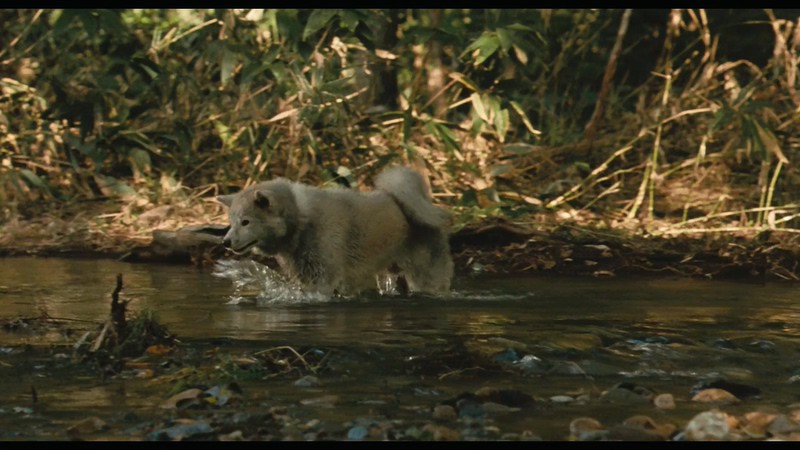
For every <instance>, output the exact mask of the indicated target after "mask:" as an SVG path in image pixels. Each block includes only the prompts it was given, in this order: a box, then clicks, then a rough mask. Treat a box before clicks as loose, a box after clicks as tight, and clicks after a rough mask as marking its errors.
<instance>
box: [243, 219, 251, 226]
mask: <svg viewBox="0 0 800 450" xmlns="http://www.w3.org/2000/svg"><path fill="white" fill-rule="evenodd" d="M249 223H250V221H249V220H247V219H244V220H243V221H242V226H243V227H246V226H247V225H248V224H249Z"/></svg>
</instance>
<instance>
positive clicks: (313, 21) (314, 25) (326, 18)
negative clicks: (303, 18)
mask: <svg viewBox="0 0 800 450" xmlns="http://www.w3.org/2000/svg"><path fill="white" fill-rule="evenodd" d="M338 13H339V10H338V9H315V10H314V11H312V12H311V15H310V16H309V17H308V22H306V27H305V29H303V40H304V41H306V40H308V38H309V37H311V35H313V34H314V33H316V32H317V31H319V30H321V29H322V28H323V27H324V26H325V25H327V24H328V22H330V20H331V19H332V18H333V17H334V16H336V14H338Z"/></svg>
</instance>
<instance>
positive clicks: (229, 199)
mask: <svg viewBox="0 0 800 450" xmlns="http://www.w3.org/2000/svg"><path fill="white" fill-rule="evenodd" d="M235 197H236V194H229V195H218V196H217V201H218V202H220V203H222V204H223V205H225V206H227V207H228V208H230V207H231V204H232V203H233V199H234V198H235Z"/></svg>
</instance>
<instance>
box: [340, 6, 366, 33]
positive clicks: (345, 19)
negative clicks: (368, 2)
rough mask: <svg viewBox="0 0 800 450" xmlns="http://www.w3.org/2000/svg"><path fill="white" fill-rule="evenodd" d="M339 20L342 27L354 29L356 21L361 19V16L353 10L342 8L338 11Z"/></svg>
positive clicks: (356, 25) (356, 24)
mask: <svg viewBox="0 0 800 450" xmlns="http://www.w3.org/2000/svg"><path fill="white" fill-rule="evenodd" d="M339 20H340V21H341V23H342V26H343V27H344V28H347V29H348V30H350V31H356V28H357V27H358V22H360V21H361V16H360V15H359V14H358V13H357V12H356V11H354V10H351V9H342V10H340V11H339Z"/></svg>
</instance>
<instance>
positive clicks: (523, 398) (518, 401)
mask: <svg viewBox="0 0 800 450" xmlns="http://www.w3.org/2000/svg"><path fill="white" fill-rule="evenodd" d="M475 397H477V398H478V399H479V400H481V401H483V402H487V401H490V402H495V403H500V404H502V405H506V406H512V407H525V406H530V405H532V404H533V397H531V396H530V394H526V393H524V392H522V391H518V390H516V389H497V388H493V387H483V388H480V389H478V390H477V391H475Z"/></svg>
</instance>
